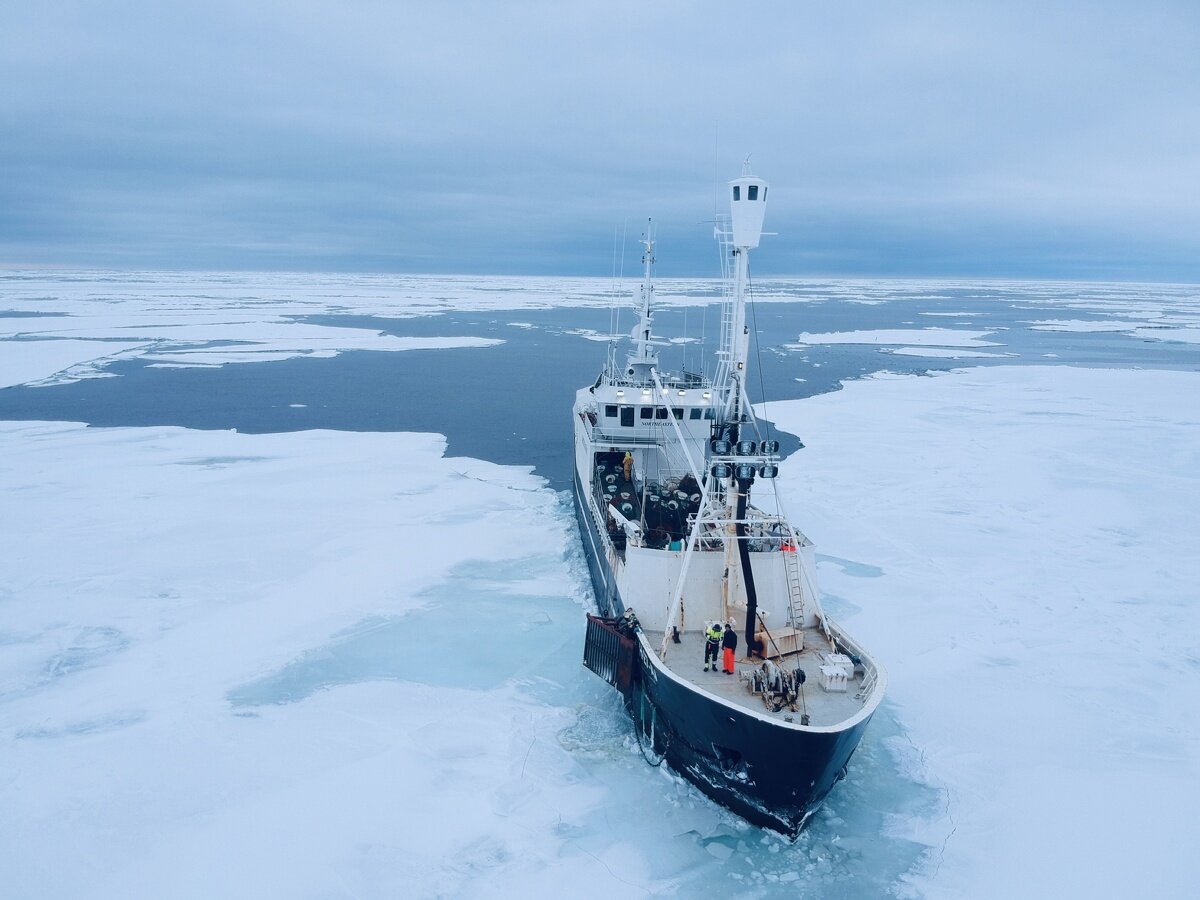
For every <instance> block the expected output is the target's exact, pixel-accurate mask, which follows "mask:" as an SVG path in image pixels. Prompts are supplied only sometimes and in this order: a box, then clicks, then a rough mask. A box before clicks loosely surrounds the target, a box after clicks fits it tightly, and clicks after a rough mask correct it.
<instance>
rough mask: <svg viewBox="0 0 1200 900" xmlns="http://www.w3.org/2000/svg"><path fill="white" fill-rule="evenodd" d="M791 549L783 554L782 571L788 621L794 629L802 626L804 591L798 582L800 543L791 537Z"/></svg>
mask: <svg viewBox="0 0 1200 900" xmlns="http://www.w3.org/2000/svg"><path fill="white" fill-rule="evenodd" d="M791 542H792V549H791V550H784V551H782V552H783V571H784V573H785V574H786V575H787V588H788V619H789V620H790V621H789V623H788V624H790V625H791V626H792V627H793V628H795V629H800V628H801V627H802V626H803V624H804V589H803V587H802V584H801V580H800V542H799V541H798V540H797V539H796V536H795V534H793V535H792V537H791Z"/></svg>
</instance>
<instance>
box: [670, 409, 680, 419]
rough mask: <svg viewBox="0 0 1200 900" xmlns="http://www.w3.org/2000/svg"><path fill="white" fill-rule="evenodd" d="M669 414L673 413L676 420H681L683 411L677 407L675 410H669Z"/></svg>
mask: <svg viewBox="0 0 1200 900" xmlns="http://www.w3.org/2000/svg"><path fill="white" fill-rule="evenodd" d="M671 412H673V413H675V418H677V419H682V418H683V410H682V409H679V408H678V407H676V408H675V409H673V410H671Z"/></svg>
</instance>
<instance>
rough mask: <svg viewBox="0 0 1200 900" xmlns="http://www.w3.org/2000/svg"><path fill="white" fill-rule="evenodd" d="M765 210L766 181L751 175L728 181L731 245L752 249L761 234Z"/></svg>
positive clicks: (756, 244)
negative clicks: (731, 230) (731, 232)
mask: <svg viewBox="0 0 1200 900" xmlns="http://www.w3.org/2000/svg"><path fill="white" fill-rule="evenodd" d="M766 211H767V183H766V182H765V181H763V180H762V179H761V178H755V177H754V176H753V175H743V176H742V177H741V178H735V179H734V180H733V181H731V182H729V217H730V220H731V221H732V223H733V246H735V247H747V248H750V249H754V248H755V247H757V246H758V239H759V237H760V236H761V235H762V227H763V214H764V213H766Z"/></svg>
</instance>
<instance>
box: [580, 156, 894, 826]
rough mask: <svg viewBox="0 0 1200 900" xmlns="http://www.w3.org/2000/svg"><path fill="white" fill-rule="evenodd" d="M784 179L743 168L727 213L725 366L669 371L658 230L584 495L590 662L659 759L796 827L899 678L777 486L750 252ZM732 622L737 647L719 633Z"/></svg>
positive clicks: (586, 464) (744, 807)
mask: <svg viewBox="0 0 1200 900" xmlns="http://www.w3.org/2000/svg"><path fill="white" fill-rule="evenodd" d="M768 188H769V185H768V184H767V182H766V181H764V180H763V179H761V178H757V177H755V176H753V175H751V174H750V173H749V169H748V168H747V169H746V170H744V171H743V173H742V176H741V177H739V178H737V179H735V180H733V181H731V182H729V184H728V198H729V214H728V215H719V216H718V217H717V221H716V226H715V228H714V232H715V235H716V238H717V241H718V245H719V248H720V251H721V259H722V271H723V275H724V278H723V285H724V287H723V294H724V295H723V298H722V306H721V328H720V344H719V349H718V350H717V352H716V354H715V359H713V360H712V361H711V363H710V371H704V372H689V371H687V370H686V367H685V368H683V369H682V370H681V371H678V372H668V371H664V370H663V369H662V368H660V365H659V350H660V347H662V346H664V345H665V344H664V342H663V341H661V340H659V339H657V338H656V337H655V335H654V334H653V318H654V310H655V299H654V283H653V268H654V263H655V258H654V241H653V239H652V236H651V235H650V234H649V232H648V233H647V234H646V236H645V238H644V240H643V242H642V245H643V259H642V263H643V273H642V281H641V285H640V287H639V289H638V292H637V297H636V315H637V324H636V326H635V328H634V329H633V332H632V334H631V340H632V347H631V349H630V351H629V353H628V356H627V358H626V359H625V360H624V361H623V362H618V351H617V347H616V344H615V343H612V344H610V347H609V351H608V356H607V360H606V362H605V365H604V367H603V370H602V371H601V373H600V376H599V377H598V378H597V379H596V381H595V382H594V383H593V384H591V385H589V386H587V387H585V388H583V389H581V390H579V391H578V393H577V395H576V401H575V406H574V415H573V421H574V429H575V445H574V450H575V478H574V496H575V509H576V515H577V517H578V519H579V527H580V533H581V537H582V541H583V546H584V551H585V554H586V556H587V561H588V566H589V569H590V573H591V579H592V584H593V587H594V589H595V594H596V602H597V606H598V615H588V617H587V630H586V637H585V646H584V664H585V665H586V666H587V667H588V668H589V669H591V670H592V671H593V672H595V673H596V674H597V675H599V676H600V677H602V678H604V679H605V680H606V681H608V682H609V683H610V684H612V685H613V686H614V687H615V688H616V689H617V690H618V691H620V693H621V694H622V696H623V697H624V702H625V706H626V708H627V709H628V711H629V713H630V715H631V716H632V719H633V729H634V734H635V736H636V738H637V741H638V745H639V747H640V748H641V751H642V753H643V755H644V756H645V757H646V759H647V761H649V762H650V763H652V764H655V765H658V764H661V763H662V762H663V761H665V762H666V763H667V764H668V765H669V766H670V767H671V768H672V769H674V770H675V771H676V772H678V773H680V774H681V775H683V776H684V777H685V778H687V779H688V780H689V781H691V782H692V783H693V784H694V785H696V787H698V788H699V789H700V790H701V791H703V792H704V793H705V794H707V795H708V796H709V797H711V798H712V799H713V800H715V801H716V802H718V803H720V804H722V805H724V806H726V807H727V808H729V809H730V810H732V811H734V812H735V813H737V814H739V815H741V816H742V817H744V818H745V819H747V820H748V821H750V822H752V823H754V824H756V825H760V826H764V827H769V828H772V829H775V830H777V831H780V832H782V833H783V834H785V835H787V836H789V837H793V838H794V837H795V836H796V835H797V834H799V832H800V831H801V830H802V829H803V828H804V826H805V825H806V823H807V822H808V821H809V820H810V818H811V816H812V815H813V813H814V812H815V811H816V810H817V808H818V807H819V806H820V804H821V803H822V801H823V800H824V799H825V797H826V795H827V794H828V793H829V791H830V790H831V789H832V788H833V787H834V785H835V784H836V783H837V781H838V780H840V779H841V778H842V777H844V776H845V773H846V766H847V764H848V763H849V761H850V757H851V755H852V754H853V753H854V751H855V749H856V748H857V746H858V744H859V740H860V739H861V737H862V735H863V731H864V730H865V729H866V727H867V723H868V722H869V721H870V719H871V716H872V714H873V713H874V712H875V710H876V709H877V708H878V707H879V703H880V701H881V700H882V698H883V693H884V689H885V684H886V676H885V674H884V672H883V670H882V668H881V667H880V666H879V665H878V664H877V663H876V662H875V661H874V660H873V659H872V657H871V656H870V655H869V654H868V653H867V652H866V650H865V649H864V648H863V647H862V646H860V645H859V644H858V643H857V642H856V641H855V640H854V639H853V638H851V637H850V636H849V635H848V634H847V633H846V632H845V631H844V630H843V629H842V628H840V627H839V626H838V625H837V624H836V623H835V622H833V621H832V620H831V619H830V618H829V617H828V616H827V615H826V614H825V612H824V610H823V608H822V606H821V601H820V594H819V592H818V589H817V582H816V559H815V551H814V548H813V544H812V542H811V541H810V540H809V539H808V538H807V537H805V535H804V534H803V533H802V532H801V531H800V530H798V529H797V528H796V527H795V525H794V524H793V523H792V522H791V520H790V519H789V518H788V517H787V516H786V515H785V513H784V511H783V509H782V506H781V504H780V502H779V497H778V495H777V494H776V492H775V490H774V488H775V479H776V476H777V475H778V473H779V465H780V462H781V459H780V453H779V441H778V440H776V439H774V438H773V437H772V436H771V433H770V427H769V423H767V422H765V421H760V420H759V419H757V418H756V417H755V413H754V409H753V407H752V406H751V403H750V400H749V394H748V391H747V375H748V370H749V364H750V359H749V347H750V336H751V335H750V329H749V327H748V325H747V317H746V310H747V301H748V299H749V297H748V287H749V284H750V276H749V255H750V251H751V250H753V249H755V248H757V247H758V245H759V241H760V238H761V236H762V227H763V219H764V215H765V212H766V205H767V192H768ZM727 625H728V626H729V628H728V629H727V628H726V627H725V626H727ZM727 631H729V632H733V634H734V635H735V636H736V641H735V642H736V644H737V648H736V650H735V651H734V653H733V654H732V659H727V658H725V653H724V647H723V646H721V647H718V648H717V651H716V652H714V648H713V646H712V645H711V644H710V638H712V637H713V636H714V635H719V636H720V644H725V645H727V644H729V643H731V639H730V638H728V637H726V636H725V633H726V632H727ZM718 655H719V656H720V657H721V659H720V664H718V661H717V660H716V659H713V657H714V656H718ZM731 668H732V671H730V669H731Z"/></svg>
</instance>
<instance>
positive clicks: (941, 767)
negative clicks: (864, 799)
mask: <svg viewBox="0 0 1200 900" xmlns="http://www.w3.org/2000/svg"><path fill="white" fill-rule="evenodd" d="M1198 393H1200V375H1197V374H1195V373H1187V372H1169V371H1154V372H1150V371H1140V372H1135V371H1124V370H1088V369H1076V368H1068V367H1061V366H1059V367H1046V368H1039V367H991V368H976V369H970V370H966V371H958V372H954V373H952V374H945V375H939V376H936V377H933V378H922V377H913V376H887V375H880V376H876V377H874V378H871V379H867V380H863V381H858V382H851V383H847V384H846V385H845V387H844V390H842V391H839V392H837V393H833V394H826V395H822V396H819V397H814V398H811V399H807V400H802V401H788V402H775V403H770V404H769V405H768V410H767V411H768V414H769V416H770V417H771V418H772V419H774V421H776V422H777V423H779V425H780V426H781V427H783V428H785V429H787V430H789V431H793V432H795V433H797V434H799V435H801V436H802V437H803V439H804V441H805V444H806V449H805V450H804V451H802V452H801V453H800V454H799V455H798V456H797V457H796V458H795V459H794V460H793V461H792V464H791V465H790V466H789V467H787V468H786V469H785V470H784V473H783V476H782V477H781V487H782V489H783V491H784V495H785V496H786V497H788V498H789V501H790V502H789V507H790V508H791V509H792V510H793V511H801V512H802V516H803V518H802V523H803V525H804V527H805V530H806V531H807V533H808V534H809V535H810V536H811V537H812V538H813V539H814V540H815V542H816V544H817V548H818V550H819V551H822V552H824V553H827V554H835V555H836V556H838V557H844V558H846V559H850V560H854V561H856V562H857V563H859V564H869V565H870V566H874V567H877V570H878V571H879V572H880V573H881V574H879V575H878V577H870V578H866V577H862V575H863V573H862V572H861V571H855V570H854V569H852V568H850V569H848V568H847V567H846V566H844V565H841V564H837V565H833V564H826V565H823V566H822V567H821V576H822V586H823V589H824V590H825V591H826V592H828V593H829V594H830V595H831V599H830V601H829V605H830V607H831V609H832V611H833V613H834V614H835V615H836V616H838V617H840V618H841V619H842V621H844V622H845V623H846V624H847V625H848V627H849V629H850V631H851V632H852V633H853V634H854V635H855V636H856V637H857V638H858V639H859V640H861V641H863V642H864V644H865V645H866V646H868V647H870V648H871V649H872V651H873V652H874V653H875V654H876V656H877V657H878V658H879V660H880V661H881V662H882V663H883V664H884V665H885V666H886V667H887V669H888V670H889V677H890V680H889V691H890V699H891V702H893V703H894V704H896V706H897V707H898V709H899V714H900V717H901V720H902V722H903V726H904V728H905V730H906V732H907V738H908V739H909V740H911V741H912V752H911V760H912V775H913V776H914V777H918V778H923V779H926V780H928V782H929V783H930V784H931V785H934V786H936V787H938V788H939V789H940V790H942V791H944V792H945V797H946V802H945V806H944V809H943V810H942V811H941V812H940V814H937V815H933V816H930V817H928V818H925V819H913V820H910V821H907V822H898V823H896V826H895V827H896V828H897V829H898V830H899V832H901V833H904V834H907V835H910V836H912V837H914V838H916V839H919V840H922V841H925V842H926V843H928V845H929V846H930V855H929V858H928V859H927V862H926V865H925V866H924V867H923V869H922V870H921V871H919V872H918V873H916V874H914V876H913V877H912V879H911V887H912V889H913V890H914V891H916V892H917V893H918V894H919V895H923V896H929V897H996V898H1000V897H1012V896H1046V897H1130V896H1137V895H1139V894H1142V893H1145V892H1147V891H1149V892H1151V893H1153V894H1155V895H1156V896H1163V897H1187V896H1192V895H1194V893H1195V886H1196V876H1195V871H1194V861H1193V860H1192V858H1191V856H1190V848H1191V845H1192V843H1193V841H1192V834H1193V830H1194V829H1193V824H1192V820H1193V818H1194V816H1193V813H1194V811H1195V809H1196V808H1197V807H1198V806H1200V723H1198V720H1197V718H1196V715H1195V713H1194V710H1196V709H1198V708H1200V654H1198V652H1197V645H1196V636H1197V634H1200V603H1197V600H1196V585H1197V584H1200V553H1197V552H1196V533H1197V525H1198V520H1197V514H1196V510H1197V509H1200V405H1197V403H1196V402H1195V397H1196V396H1197V394H1198Z"/></svg>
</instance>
